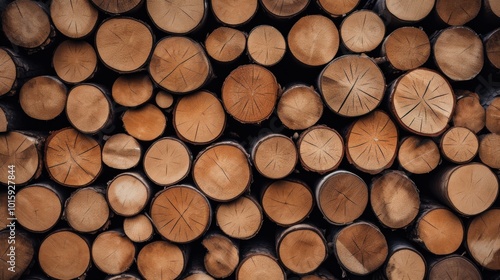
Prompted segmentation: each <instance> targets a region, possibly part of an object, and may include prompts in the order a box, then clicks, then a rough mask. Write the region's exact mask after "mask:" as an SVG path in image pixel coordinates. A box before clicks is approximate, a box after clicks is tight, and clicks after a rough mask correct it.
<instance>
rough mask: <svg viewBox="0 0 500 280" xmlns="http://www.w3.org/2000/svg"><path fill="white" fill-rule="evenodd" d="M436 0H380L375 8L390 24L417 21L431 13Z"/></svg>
mask: <svg viewBox="0 0 500 280" xmlns="http://www.w3.org/2000/svg"><path fill="white" fill-rule="evenodd" d="M434 3H435V0H418V1H414V0H379V1H377V4H376V6H375V10H376V11H378V12H379V14H381V15H382V16H383V17H384V19H385V21H386V23H387V24H390V25H395V26H397V25H404V24H411V23H416V22H419V21H421V20H423V19H424V18H425V17H426V16H427V15H429V14H430V13H431V11H432V9H433V8H434Z"/></svg>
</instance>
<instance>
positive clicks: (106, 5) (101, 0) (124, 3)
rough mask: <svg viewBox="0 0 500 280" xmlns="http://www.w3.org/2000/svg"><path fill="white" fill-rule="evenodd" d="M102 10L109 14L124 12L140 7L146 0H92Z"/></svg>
mask: <svg viewBox="0 0 500 280" xmlns="http://www.w3.org/2000/svg"><path fill="white" fill-rule="evenodd" d="M91 1H92V2H93V3H94V5H95V6H96V7H97V8H99V9H100V10H101V11H103V12H105V13H108V14H123V13H128V12H132V11H134V10H136V9H138V8H139V7H140V6H141V5H142V3H144V0H120V1H115V0H91Z"/></svg>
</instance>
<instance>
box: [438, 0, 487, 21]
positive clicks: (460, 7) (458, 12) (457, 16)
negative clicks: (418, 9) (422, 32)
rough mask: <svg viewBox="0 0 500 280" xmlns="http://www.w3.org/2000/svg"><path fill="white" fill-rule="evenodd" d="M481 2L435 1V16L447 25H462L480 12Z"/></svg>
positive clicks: (463, 0)
mask: <svg viewBox="0 0 500 280" xmlns="http://www.w3.org/2000/svg"><path fill="white" fill-rule="evenodd" d="M481 2H482V1H481V0H472V1H471V0H459V1H457V0H436V8H435V10H436V14H437V15H438V17H439V19H440V20H441V21H443V22H444V23H446V24H448V25H464V24H466V23H468V22H469V21H471V20H473V19H474V18H475V17H476V16H477V15H478V14H479V10H481Z"/></svg>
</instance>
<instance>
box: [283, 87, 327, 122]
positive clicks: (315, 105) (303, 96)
mask: <svg viewBox="0 0 500 280" xmlns="http://www.w3.org/2000/svg"><path fill="white" fill-rule="evenodd" d="M276 114H277V115H278V118H279V119H280V121H281V122H282V123H283V125H285V126H286V127H288V128H290V129H293V130H303V129H307V128H309V127H311V126H312V125H314V124H315V123H316V122H318V121H319V119H320V118H321V115H322V114H323V102H322V100H321V97H320V96H319V94H318V93H317V92H316V91H315V90H314V88H313V87H309V86H307V85H301V84H299V85H295V86H292V87H290V88H287V89H286V90H285V91H284V92H283V94H281V97H280V99H279V101H278V106H277V111H276Z"/></svg>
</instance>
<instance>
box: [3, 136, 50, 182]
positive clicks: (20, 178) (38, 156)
mask: <svg viewBox="0 0 500 280" xmlns="http://www.w3.org/2000/svg"><path fill="white" fill-rule="evenodd" d="M44 141H45V139H44V137H42V136H40V135H34V134H31V133H26V132H20V131H11V132H7V133H4V134H0V143H3V144H2V145H1V146H0V162H1V165H0V172H1V173H0V183H2V184H4V185H7V184H8V182H9V181H11V182H12V183H11V184H10V185H12V184H16V185H25V184H27V183H28V182H30V181H31V180H33V179H36V178H38V177H39V176H40V175H41V173H42V162H43V161H42V151H41V150H42V146H43V143H44ZM9 166H11V167H12V166H13V167H14V168H9ZM12 169H14V172H15V174H14V178H12V176H11V178H10V179H14V180H9V172H8V171H9V170H12Z"/></svg>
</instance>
